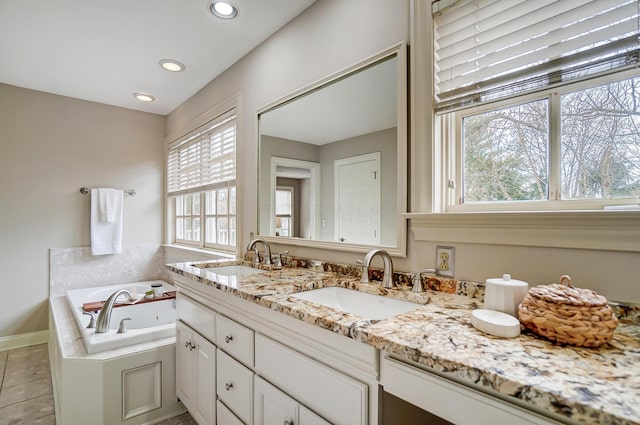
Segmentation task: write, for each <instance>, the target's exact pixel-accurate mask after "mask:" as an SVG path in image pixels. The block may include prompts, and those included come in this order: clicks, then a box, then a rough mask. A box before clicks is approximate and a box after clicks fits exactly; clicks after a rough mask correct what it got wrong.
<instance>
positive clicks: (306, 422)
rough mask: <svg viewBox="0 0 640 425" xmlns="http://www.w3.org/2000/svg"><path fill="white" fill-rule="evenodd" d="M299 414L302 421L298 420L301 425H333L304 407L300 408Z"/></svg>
mask: <svg viewBox="0 0 640 425" xmlns="http://www.w3.org/2000/svg"><path fill="white" fill-rule="evenodd" d="M298 413H299V415H300V419H299V420H298V424H299V425H331V424H330V423H329V422H327V421H325V420H324V419H322V418H321V417H320V416H318V415H316V414H315V413H313V412H312V411H311V410H309V409H307V408H306V407H304V406H300V411H299V412H298Z"/></svg>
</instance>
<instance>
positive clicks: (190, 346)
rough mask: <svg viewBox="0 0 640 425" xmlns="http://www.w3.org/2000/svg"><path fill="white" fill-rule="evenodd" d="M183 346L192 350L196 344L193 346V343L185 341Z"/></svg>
mask: <svg viewBox="0 0 640 425" xmlns="http://www.w3.org/2000/svg"><path fill="white" fill-rule="evenodd" d="M184 346H185V348H188V349H189V351H193V350H194V349H195V348H196V346H195V345H193V344H192V343H191V341H187V342H185V343H184Z"/></svg>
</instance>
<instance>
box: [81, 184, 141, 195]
mask: <svg viewBox="0 0 640 425" xmlns="http://www.w3.org/2000/svg"><path fill="white" fill-rule="evenodd" d="M89 192H90V190H89V188H88V187H86V186H82V187H81V188H80V193H82V194H83V195H86V194H87V193H89ZM123 192H124V193H126V194H127V195H129V196H135V194H136V191H135V190H134V189H128V190H123Z"/></svg>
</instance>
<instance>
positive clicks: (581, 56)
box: [433, 0, 640, 112]
mask: <svg viewBox="0 0 640 425" xmlns="http://www.w3.org/2000/svg"><path fill="white" fill-rule="evenodd" d="M639 3H640V1H639V0H592V1H585V0H459V1H456V0H438V1H435V2H434V3H433V18H434V85H435V93H436V110H437V111H440V112H442V111H448V110H455V109H460V108H463V107H467V106H472V105H475V104H478V103H481V102H487V101H492V100H497V99H502V98H505V97H509V96H515V95H519V94H524V93H529V92H534V91H536V90H541V89H544V88H549V87H553V86H557V85H561V84H566V83H569V82H574V81H577V80H580V79H586V78H590V77H595V76H599V75H603V74H606V73H611V72H616V71H619V70H624V69H628V68H631V67H634V66H638V63H639V62H640V39H639V34H640V32H639V27H640V15H639V13H638V10H639V8H640V6H639Z"/></svg>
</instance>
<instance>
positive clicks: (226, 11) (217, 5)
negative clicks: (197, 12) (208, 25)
mask: <svg viewBox="0 0 640 425" xmlns="http://www.w3.org/2000/svg"><path fill="white" fill-rule="evenodd" d="M209 10H210V11H211V13H213V14H214V15H216V16H217V17H218V18H222V19H231V18H235V17H236V16H238V8H237V7H235V6H234V5H232V4H231V3H229V2H226V1H213V2H211V4H210V5H209Z"/></svg>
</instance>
